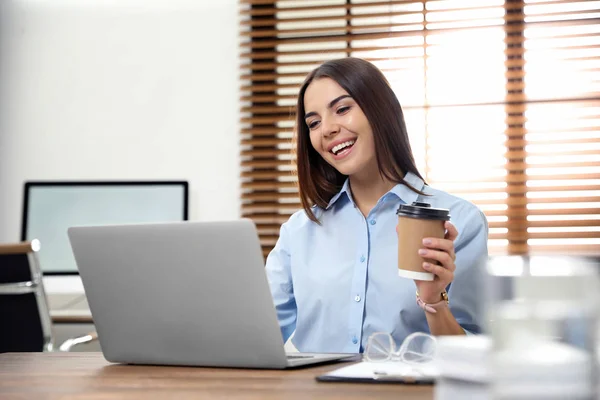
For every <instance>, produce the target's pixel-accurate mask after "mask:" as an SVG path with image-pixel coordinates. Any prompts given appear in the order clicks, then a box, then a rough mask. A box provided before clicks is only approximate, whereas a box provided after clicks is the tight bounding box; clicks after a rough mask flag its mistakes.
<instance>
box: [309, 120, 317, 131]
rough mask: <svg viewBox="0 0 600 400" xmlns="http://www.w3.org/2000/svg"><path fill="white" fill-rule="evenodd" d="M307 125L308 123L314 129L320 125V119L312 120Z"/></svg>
mask: <svg viewBox="0 0 600 400" xmlns="http://www.w3.org/2000/svg"><path fill="white" fill-rule="evenodd" d="M307 125H308V128H309V129H314V128H316V127H317V125H319V121H312V122H309V123H308V124H307Z"/></svg>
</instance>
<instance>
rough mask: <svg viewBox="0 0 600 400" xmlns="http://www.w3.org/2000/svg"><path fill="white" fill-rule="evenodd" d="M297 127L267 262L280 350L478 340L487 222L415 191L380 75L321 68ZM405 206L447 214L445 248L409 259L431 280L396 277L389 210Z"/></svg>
mask: <svg viewBox="0 0 600 400" xmlns="http://www.w3.org/2000/svg"><path fill="white" fill-rule="evenodd" d="M296 116H297V117H296V118H297V121H296V127H297V129H296V141H297V143H296V144H297V170H298V181H299V192H300V198H301V201H302V206H303V210H301V211H298V212H296V213H295V214H294V215H292V216H291V217H290V219H289V221H287V222H286V223H284V224H283V225H282V227H281V231H280V237H279V240H278V241H277V244H276V246H275V248H274V249H273V251H272V252H271V253H270V254H269V256H268V258H267V263H266V270H267V276H268V279H269V284H270V287H271V291H272V294H273V298H274V301H275V306H276V309H277V315H278V318H279V323H280V326H281V332H282V335H283V338H284V340H288V338H290V336H291V335H292V333H293V338H292V343H293V345H294V346H295V347H296V348H297V349H298V350H299V351H302V352H345V353H357V352H361V351H364V347H365V345H366V343H367V340H368V337H369V336H370V335H371V334H372V333H374V332H388V333H390V334H391V335H392V337H393V338H394V340H395V341H396V343H397V344H400V343H401V342H402V341H403V340H404V338H405V337H406V336H407V335H409V334H410V333H412V332H416V331H422V332H430V333H432V334H434V335H458V334H465V332H478V331H479V330H480V327H479V323H480V320H479V312H478V310H479V309H478V306H479V304H480V298H479V296H478V294H477V292H476V289H477V288H478V287H479V284H478V282H477V280H476V276H477V275H478V274H477V271H478V270H479V269H480V268H481V266H480V264H479V263H480V261H482V259H485V258H486V257H487V221H486V219H485V216H484V215H483V214H482V213H481V211H479V209H478V208H477V207H475V206H474V205H473V204H471V203H469V202H467V201H465V200H462V199H459V198H457V197H454V196H452V195H449V194H447V193H445V192H442V191H440V190H436V189H433V188H431V187H429V186H427V185H426V184H425V183H424V181H423V178H422V177H421V175H420V174H419V172H418V171H417V168H416V166H415V162H414V159H413V156H412V153H411V149H410V144H409V141H408V135H407V132H406V126H405V123H404V117H403V114H402V109H401V107H400V103H399V102H398V99H397V98H396V96H395V94H394V92H393V91H392V89H391V88H390V86H389V84H388V83H387V81H386V79H385V77H384V76H383V74H382V73H381V72H380V71H379V70H378V69H377V68H376V67H375V66H373V65H372V64H370V63H368V62H366V61H364V60H360V59H356V58H345V59H340V60H333V61H328V62H326V63H324V64H322V65H321V66H319V67H318V68H317V69H315V70H314V71H312V72H311V73H310V74H309V75H308V77H307V78H306V80H305V81H304V83H303V85H302V87H301V88H300V93H299V96H298V104H297V109H296ZM414 201H423V202H427V203H430V204H431V205H432V207H438V208H447V209H450V215H451V218H452V223H450V222H446V224H445V228H446V232H447V233H446V236H445V238H444V239H435V238H426V239H424V240H423V248H422V249H420V250H419V254H421V255H422V256H424V257H427V258H430V259H434V260H436V261H437V262H438V263H439V265H429V264H426V263H425V264H424V265H423V268H425V269H426V270H427V271H430V272H432V273H433V274H434V275H435V279H434V280H433V281H412V280H410V279H406V278H401V277H399V276H398V272H397V259H398V254H397V251H398V236H397V234H396V231H395V228H396V224H397V216H396V210H397V209H398V206H399V205H401V204H411V203H413V202H414ZM415 284H416V288H415ZM415 289H417V293H418V296H417V297H415ZM446 291H447V292H446ZM446 295H447V298H448V299H449V304H448V303H447V302H446V301H444V299H445V298H446Z"/></svg>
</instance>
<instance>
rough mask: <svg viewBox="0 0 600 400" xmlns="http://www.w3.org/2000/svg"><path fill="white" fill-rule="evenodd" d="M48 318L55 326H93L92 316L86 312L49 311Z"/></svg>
mask: <svg viewBox="0 0 600 400" xmlns="http://www.w3.org/2000/svg"><path fill="white" fill-rule="evenodd" d="M50 318H52V322H53V323H55V324H93V323H94V320H93V319H92V314H91V313H90V312H89V311H87V312H85V311H79V310H76V311H73V310H57V311H50Z"/></svg>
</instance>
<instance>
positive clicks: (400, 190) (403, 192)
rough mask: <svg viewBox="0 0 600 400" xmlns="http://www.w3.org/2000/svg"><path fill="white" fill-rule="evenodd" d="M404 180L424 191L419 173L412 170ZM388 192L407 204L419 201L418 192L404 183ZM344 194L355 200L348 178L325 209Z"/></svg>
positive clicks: (423, 184)
mask: <svg viewBox="0 0 600 400" xmlns="http://www.w3.org/2000/svg"><path fill="white" fill-rule="evenodd" d="M404 181H406V183H408V184H409V185H410V186H412V187H413V188H415V189H417V190H419V191H422V190H423V187H424V186H425V183H424V182H423V180H422V179H421V178H419V177H418V176H417V175H415V174H413V173H412V172H409V173H407V174H406V175H405V176H404ZM388 193H393V194H395V195H396V196H398V198H400V200H402V201H404V203H405V204H412V203H413V202H415V201H417V198H418V197H419V194H418V193H416V192H413V191H412V190H411V189H410V188H409V187H408V186H406V185H404V184H402V183H399V184H397V185H396V186H394V187H393V188H392V189H391V190H390V191H389V192H388ZM343 194H346V196H347V197H348V199H349V200H350V201H352V202H354V200H352V196H351V194H350V180H349V179H348V178H346V181H345V182H344V185H343V186H342V188H341V189H340V191H339V192H337V193H336V194H335V196H333V197H332V198H331V200H330V201H329V204H327V207H325V209H326V210H329V209H330V208H331V207H332V206H333V205H334V204H335V203H336V202H337V201H338V200H339V198H340V197H341V196H342V195H343ZM386 195H387V194H386Z"/></svg>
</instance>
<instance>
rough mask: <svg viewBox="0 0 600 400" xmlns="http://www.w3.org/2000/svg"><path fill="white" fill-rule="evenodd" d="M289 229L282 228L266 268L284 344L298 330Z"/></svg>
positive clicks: (283, 226) (284, 225)
mask: <svg viewBox="0 0 600 400" xmlns="http://www.w3.org/2000/svg"><path fill="white" fill-rule="evenodd" d="M287 229H288V227H287V223H285V224H283V225H282V226H281V229H280V233H279V239H278V240H277V243H276V244H275V247H274V248H273V250H272V251H271V253H269V256H268V257H267V263H266V267H265V268H266V273H267V279H268V281H269V287H270V289H271V294H272V296H273V303H274V304H275V309H276V311H277V319H278V320H279V327H280V328H281V335H282V336H283V341H284V342H286V341H287V340H288V338H289V337H290V336H291V334H292V333H293V332H294V331H295V330H296V311H297V309H296V299H295V297H294V286H293V283H292V271H291V256H290V248H289V244H290V242H289V237H288V231H287Z"/></svg>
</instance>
